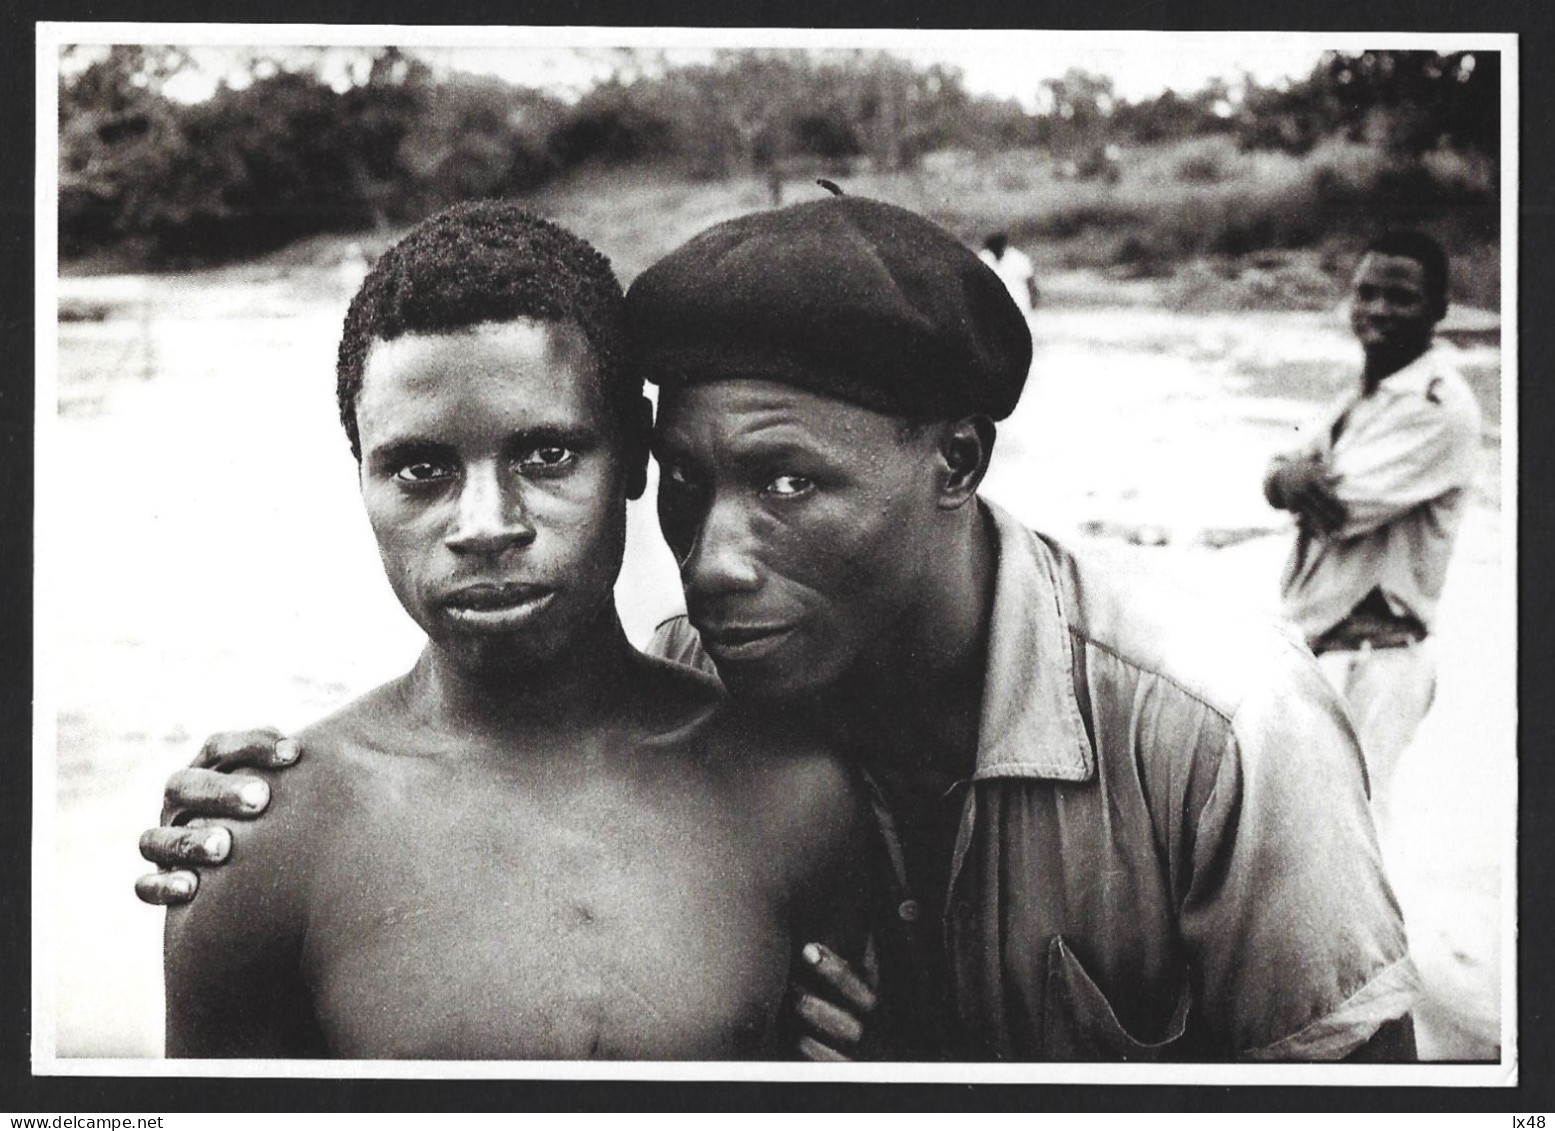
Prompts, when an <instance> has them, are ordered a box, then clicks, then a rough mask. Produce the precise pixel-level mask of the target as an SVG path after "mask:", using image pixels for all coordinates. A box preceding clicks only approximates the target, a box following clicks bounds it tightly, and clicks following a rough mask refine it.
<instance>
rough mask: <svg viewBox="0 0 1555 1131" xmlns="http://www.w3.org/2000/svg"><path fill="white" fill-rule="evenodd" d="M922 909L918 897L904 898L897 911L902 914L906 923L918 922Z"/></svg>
mask: <svg viewBox="0 0 1555 1131" xmlns="http://www.w3.org/2000/svg"><path fill="white" fill-rule="evenodd" d="M922 911H923V909H922V908H921V907H919V906H918V901H917V900H916V899H904V900H902V905H901V906H900V907H898V908H897V909H896V913H897V914H898V915H899V916H901V919H902V922H904V923H916V922H917V921H918V916H919V915H920V914H921V913H922Z"/></svg>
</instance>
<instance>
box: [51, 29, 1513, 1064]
mask: <svg viewBox="0 0 1555 1131" xmlns="http://www.w3.org/2000/svg"><path fill="white" fill-rule="evenodd" d="M1518 66H1519V61H1518V38H1517V36H1515V35H1511V34H1485V33H1473V34H1468V33H1464V34H1442V33H1430V34H1423V33H1410V32H1404V31H1400V32H1389V33H1382V32H1366V33H1360V32H1344V33H1322V34H1319V33H1310V32H1302V33H1295V32H1291V33H1266V32H1259V33H1251V32H1232V31H1225V32H1164V31H1160V32H1122V31H1062V32H1058V31H1038V30H1029V31H1010V30H1000V31H978V30H959V31H956V30H952V31H946V30H933V31H912V30H875V31H867V30H854V31H847V30H816V29H805V28H790V29H763V30H752V29H732V28H729V29H720V28H672V27H660V28H652V27H639V28H607V27H594V28H589V27H520V26H513V27H491V26H485V27H457V26H448V27H416V28H411V27H392V26H385V27H368V26H350V25H328V24H311V25H287V24H272V25H264V26H260V25H246V24H171V23H163V24H93V23H45V24H39V25H38V26H37V75H38V101H37V105H38V112H37V117H38V133H37V144H38V153H39V158H38V166H37V168H38V179H39V195H38V201H39V203H38V213H37V232H36V237H37V256H36V263H37V296H38V298H37V316H36V317H37V374H38V377H37V418H36V464H35V466H36V472H37V474H36V484H37V504H36V533H35V575H34V576H35V591H36V605H35V610H34V618H35V619H34V623H35V626H36V633H35V639H36V648H35V655H34V677H35V688H36V694H35V707H34V709H35V715H34V748H33V752H32V753H33V787H34V795H33V822H34V823H33V835H34V839H33V875H32V886H33V919H32V942H33V946H32V971H33V975H32V987H31V989H32V1014H31V1016H32V1026H31V1028H32V1069H33V1071H34V1072H35V1073H38V1074H40V1075H51V1076H72V1075H90V1076H136V1075H171V1076H177V1075H185V1074H187V1075H196V1076H229V1075H230V1076H254V1075H260V1074H277V1073H279V1074H282V1075H285V1074H288V1073H289V1074H294V1075H320V1074H322V1075H325V1076H356V1075H361V1076H372V1077H410V1078H456V1079H457V1078H494V1077H495V1078H501V1077H557V1078H563V1079H588V1078H599V1079H645V1080H646V1079H676V1080H781V1081H805V1080H832V1081H839V1080H840V1081H900V1080H904V1079H911V1080H915V1081H944V1082H994V1083H998V1082H1060V1083H1160V1084H1175V1083H1216V1084H1236V1083H1271V1082H1272V1083H1285V1084H1318V1085H1333V1084H1356V1083H1363V1084H1371V1085H1376V1084H1382V1085H1389V1084H1399V1085H1413V1086H1419V1085H1463V1086H1480V1087H1485V1086H1490V1087H1495V1086H1505V1085H1512V1084H1515V1083H1516V1082H1517V1070H1518V1016H1517V997H1516V992H1515V986H1516V950H1515V940H1516V931H1517V922H1516V906H1517V895H1518V877H1517V870H1516V850H1517V835H1516V826H1517V742H1516V736H1517V700H1516V682H1517V671H1518V665H1517V653H1516V640H1517V610H1518V602H1517V591H1516V565H1517V545H1518V541H1517V533H1518V532H1517V509H1516V503H1517V462H1516V461H1517V451H1516V446H1517V439H1516V438H1517V421H1516V405H1517V393H1516V390H1517V373H1516V356H1517V355H1516V348H1515V346H1516V341H1517V338H1516V332H1517V327H1516V309H1517V306H1516V298H1517V295H1516V284H1515V280H1516V277H1517V276H1516V240H1517V208H1516V205H1517V201H1516V193H1517V183H1518V181H1517V175H1518V157H1519V153H1518V137H1517V123H1518V105H1517V79H1518ZM321 1062H322V1063H321ZM1356 1062H1360V1064H1359V1066H1358V1065H1357V1063H1356Z"/></svg>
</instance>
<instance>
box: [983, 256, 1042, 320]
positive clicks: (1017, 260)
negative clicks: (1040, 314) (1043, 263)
mask: <svg viewBox="0 0 1555 1131" xmlns="http://www.w3.org/2000/svg"><path fill="white" fill-rule="evenodd" d="M977 257H978V258H979V259H981V260H982V261H983V262H984V263H986V264H987V265H988V266H989V267H991V268H993V272H994V274H995V275H998V276H999V281H1000V282H1002V283H1003V284H1004V289H1005V290H1007V291H1009V292H1010V297H1011V298H1012V299H1014V300H1015V305H1016V306H1018V307H1020V312H1021V313H1022V314H1024V315H1026V316H1027V317H1028V318H1029V317H1030V316H1031V280H1032V279H1034V278H1035V277H1036V274H1037V273H1036V270H1035V269H1034V268H1033V267H1032V265H1031V257H1030V256H1028V255H1027V254H1026V253H1025V252H1023V251H1021V250H1020V249H1019V248H1017V247H1006V248H1005V249H1004V254H1003V255H995V254H994V253H993V252H991V251H989V250H988V249H987V248H984V249H983V250H982V251H980V252H978V253H977Z"/></svg>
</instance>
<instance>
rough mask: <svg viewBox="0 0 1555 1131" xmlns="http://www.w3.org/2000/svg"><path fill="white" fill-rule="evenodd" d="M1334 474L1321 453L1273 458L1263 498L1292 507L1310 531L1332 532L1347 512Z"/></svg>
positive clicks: (1282, 506)
mask: <svg viewBox="0 0 1555 1131" xmlns="http://www.w3.org/2000/svg"><path fill="white" fill-rule="evenodd" d="M1338 485H1339V476H1337V475H1335V474H1334V473H1333V471H1331V470H1330V469H1329V467H1328V464H1327V463H1325V462H1324V461H1323V458H1322V457H1321V456H1318V455H1309V456H1301V457H1295V458H1291V457H1284V458H1279V459H1276V460H1275V461H1274V464H1273V466H1271V467H1270V469H1269V474H1268V475H1267V476H1266V477H1265V479H1264V484H1263V493H1264V498H1266V499H1268V500H1269V505H1270V506H1273V507H1277V508H1279V509H1280V510H1286V511H1290V512H1291V513H1292V514H1294V515H1295V516H1296V521H1297V523H1298V524H1299V525H1300V526H1301V527H1302V528H1303V529H1304V530H1307V531H1308V532H1310V533H1313V534H1318V535H1326V534H1331V533H1333V532H1334V531H1335V530H1338V529H1339V528H1340V527H1341V526H1343V525H1344V522H1345V519H1346V518H1347V517H1349V516H1348V513H1347V511H1346V509H1345V505H1344V504H1343V503H1342V502H1340V501H1339V498H1338V496H1337V495H1336V494H1335V489H1336V488H1337V487H1338Z"/></svg>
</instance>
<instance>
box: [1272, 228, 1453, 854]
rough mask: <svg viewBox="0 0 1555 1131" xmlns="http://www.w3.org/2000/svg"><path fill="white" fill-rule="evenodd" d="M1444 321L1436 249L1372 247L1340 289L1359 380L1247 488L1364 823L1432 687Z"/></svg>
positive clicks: (1445, 466)
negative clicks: (1351, 761)
mask: <svg viewBox="0 0 1555 1131" xmlns="http://www.w3.org/2000/svg"><path fill="white" fill-rule="evenodd" d="M1446 312H1447V255H1446V253H1445V252H1443V250H1442V249H1441V247H1440V246H1439V245H1438V244H1437V243H1436V241H1434V240H1432V239H1431V238H1430V237H1429V236H1425V235H1421V234H1419V233H1416V232H1392V233H1389V234H1387V235H1384V236H1381V237H1379V238H1377V239H1375V240H1373V241H1372V242H1371V243H1370V244H1369V245H1368V246H1367V249H1366V254H1365V256H1364V257H1363V258H1362V260H1361V263H1360V266H1359V268H1357V270H1356V273H1355V279H1354V281H1353V283H1352V285H1351V294H1350V326H1351V329H1352V330H1354V332H1355V336H1356V337H1357V338H1358V339H1359V340H1360V343H1361V348H1362V349H1363V350H1364V351H1365V364H1364V365H1363V366H1362V369H1361V379H1360V382H1359V384H1358V386H1357V387H1356V388H1353V389H1352V390H1350V391H1349V392H1348V393H1346V394H1345V395H1344V396H1343V397H1342V398H1340V400H1339V402H1338V403H1337V404H1335V405H1333V406H1332V407H1330V408H1329V409H1328V410H1327V412H1326V413H1325V414H1324V415H1323V416H1322V417H1321V418H1320V420H1319V422H1318V425H1317V427H1315V428H1314V429H1313V430H1312V433H1311V435H1310V436H1308V437H1307V439H1306V442H1305V443H1303V444H1302V445H1300V446H1299V447H1297V448H1296V449H1295V450H1293V451H1290V452H1288V453H1286V454H1284V455H1280V456H1276V457H1275V458H1274V460H1273V462H1272V463H1271V464H1270V465H1269V472H1268V475H1267V477H1266V478H1265V479H1264V485H1263V490H1264V496H1265V497H1266V498H1267V499H1268V500H1269V503H1270V504H1271V505H1272V506H1275V507H1278V508H1280V509H1281V510H1288V511H1290V512H1292V513H1293V514H1295V516H1296V528H1297V534H1296V544H1295V547H1294V548H1293V549H1292V551H1291V555H1290V560H1289V562H1288V563H1287V564H1286V567H1285V574H1284V578H1283V581H1282V592H1283V595H1284V602H1285V615H1286V616H1287V617H1289V618H1290V619H1291V620H1292V621H1294V622H1295V623H1296V624H1297V625H1298V626H1299V627H1300V628H1301V630H1302V632H1303V633H1304V634H1305V635H1306V637H1307V642H1308V643H1309V644H1310V645H1311V648H1312V651H1313V652H1315V653H1316V654H1317V657H1318V663H1319V664H1320V665H1321V667H1322V668H1323V671H1324V674H1325V675H1327V677H1328V679H1329V680H1330V681H1331V682H1332V683H1333V684H1334V685H1335V687H1337V688H1338V690H1339V692H1340V694H1341V695H1343V696H1344V697H1345V699H1346V701H1347V702H1348V704H1349V708H1350V715H1351V718H1352V720H1353V722H1354V723H1355V728H1356V732H1357V734H1358V735H1359V737H1360V740H1361V747H1362V749H1363V750H1364V752H1365V755H1366V764H1367V769H1368V771H1369V775H1370V778H1371V791H1372V802H1373V808H1374V811H1375V814H1376V817H1377V820H1378V824H1379V825H1385V824H1386V823H1387V816H1388V812H1387V808H1388V788H1389V783H1390V779H1391V777H1392V774H1393V770H1394V767H1395V766H1396V765H1397V762H1398V759H1399V756H1400V755H1401V754H1402V753H1403V751H1404V750H1405V748H1406V747H1407V746H1408V745H1409V742H1410V739H1411V738H1412V737H1413V735H1414V733H1415V729H1416V728H1417V727H1418V726H1419V724H1420V721H1421V720H1422V719H1423V718H1424V717H1425V713H1426V711H1427V710H1428V709H1429V708H1430V705H1431V700H1432V697H1433V695H1434V693H1435V688H1436V666H1435V662H1434V660H1433V658H1432V656H1431V654H1430V652H1429V650H1428V649H1427V648H1425V647H1424V644H1425V641H1426V637H1427V635H1428V634H1429V632H1430V629H1431V621H1432V617H1433V615H1434V614H1435V612H1436V603H1437V600H1438V598H1440V596H1441V593H1442V582H1443V580H1444V578H1445V576H1446V573H1447V562H1448V559H1449V558H1450V557H1451V555H1452V547H1453V540H1454V538H1455V537H1456V535H1457V532H1458V524H1459V522H1460V521H1461V519H1462V517H1463V509H1464V507H1465V505H1466V504H1467V502H1468V489H1469V487H1470V486H1471V485H1472V483H1473V481H1474V475H1475V466H1476V463H1477V460H1478V457H1479V431H1480V413H1479V406H1478V405H1477V404H1476V403H1475V400H1474V394H1473V392H1472V391H1471V390H1470V389H1469V387H1468V385H1467V384H1466V383H1465V382H1464V380H1463V378H1462V377H1461V376H1460V375H1459V374H1458V371H1457V369H1456V368H1455V367H1454V362H1453V359H1452V356H1451V352H1450V350H1449V349H1448V348H1447V347H1442V346H1437V345H1434V344H1433V341H1432V339H1433V335H1434V331H1435V327H1436V324H1437V323H1438V322H1439V321H1441V318H1442V316H1443V315H1444V314H1445V313H1446Z"/></svg>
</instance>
